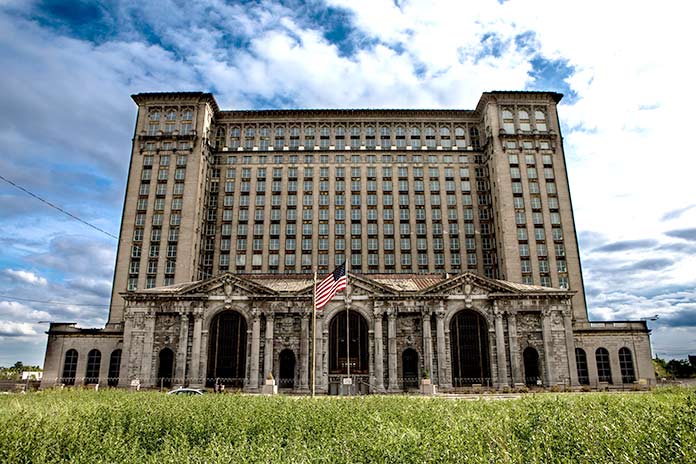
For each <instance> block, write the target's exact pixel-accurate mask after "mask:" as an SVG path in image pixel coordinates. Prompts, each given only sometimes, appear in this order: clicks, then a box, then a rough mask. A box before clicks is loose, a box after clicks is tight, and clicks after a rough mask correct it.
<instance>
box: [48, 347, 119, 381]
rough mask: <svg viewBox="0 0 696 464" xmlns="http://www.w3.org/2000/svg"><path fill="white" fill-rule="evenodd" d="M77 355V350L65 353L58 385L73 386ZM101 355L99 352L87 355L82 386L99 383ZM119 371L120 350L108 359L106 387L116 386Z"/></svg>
mask: <svg viewBox="0 0 696 464" xmlns="http://www.w3.org/2000/svg"><path fill="white" fill-rule="evenodd" d="M78 358H79V355H78V353H77V350H75V349H70V350H68V351H67V352H66V353H65V360H64V362H63V372H62V376H61V379H60V383H62V384H65V385H75V381H76V378H77V360H78ZM101 362H102V354H101V351H99V350H96V349H95V350H91V351H90V352H89V353H87V367H86V369H85V375H84V384H85V385H89V384H96V383H99V372H100V369H101ZM120 369H121V350H120V349H118V350H114V351H112V352H111V356H110V357H109V372H108V380H107V382H108V385H109V386H110V387H115V386H116V385H118V377H119V372H120Z"/></svg>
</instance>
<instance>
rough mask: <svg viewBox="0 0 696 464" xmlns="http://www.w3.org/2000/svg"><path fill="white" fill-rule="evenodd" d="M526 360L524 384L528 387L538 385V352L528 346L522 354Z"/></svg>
mask: <svg viewBox="0 0 696 464" xmlns="http://www.w3.org/2000/svg"><path fill="white" fill-rule="evenodd" d="M522 358H523V359H524V383H526V384H527V385H538V384H539V381H540V380H541V378H540V377H539V353H538V352H537V350H535V349H534V348H532V347H531V346H528V347H527V348H525V349H524V352H523V353H522Z"/></svg>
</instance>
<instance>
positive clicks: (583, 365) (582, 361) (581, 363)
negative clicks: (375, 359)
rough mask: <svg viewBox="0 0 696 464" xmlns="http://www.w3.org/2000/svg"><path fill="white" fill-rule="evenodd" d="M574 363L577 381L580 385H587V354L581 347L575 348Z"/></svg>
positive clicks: (588, 376) (588, 378)
mask: <svg viewBox="0 0 696 464" xmlns="http://www.w3.org/2000/svg"><path fill="white" fill-rule="evenodd" d="M575 364H576V365H577V367H578V382H579V383H580V385H589V384H590V373H589V370H588V368H587V355H586V354H585V350H583V349H582V348H575Z"/></svg>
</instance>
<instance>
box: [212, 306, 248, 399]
mask: <svg viewBox="0 0 696 464" xmlns="http://www.w3.org/2000/svg"><path fill="white" fill-rule="evenodd" d="M246 333H247V323H246V320H245V319H244V317H243V316H242V315H241V314H239V313H238V312H236V311H223V312H221V313H220V314H218V315H217V316H215V318H214V319H213V322H212V323H211V324H210V331H209V332H208V334H209V336H210V344H209V346H208V376H207V377H208V378H207V379H206V384H207V385H208V386H212V385H215V384H216V383H217V384H223V385H227V386H232V387H237V388H241V387H243V386H244V378H245V376H246V345H247V336H246Z"/></svg>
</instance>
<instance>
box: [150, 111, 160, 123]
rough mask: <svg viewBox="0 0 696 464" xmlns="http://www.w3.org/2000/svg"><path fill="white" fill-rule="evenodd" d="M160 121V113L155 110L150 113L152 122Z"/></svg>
mask: <svg viewBox="0 0 696 464" xmlns="http://www.w3.org/2000/svg"><path fill="white" fill-rule="evenodd" d="M159 120H160V112H159V111H157V110H155V111H151V112H150V121H159Z"/></svg>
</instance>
